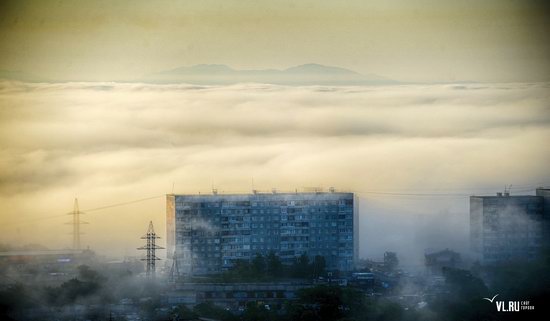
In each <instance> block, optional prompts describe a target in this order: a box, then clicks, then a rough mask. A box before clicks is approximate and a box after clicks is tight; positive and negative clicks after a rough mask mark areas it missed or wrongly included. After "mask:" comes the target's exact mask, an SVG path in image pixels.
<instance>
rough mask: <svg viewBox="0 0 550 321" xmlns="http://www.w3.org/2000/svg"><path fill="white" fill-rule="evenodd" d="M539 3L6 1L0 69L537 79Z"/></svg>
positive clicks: (85, 74)
mask: <svg viewBox="0 0 550 321" xmlns="http://www.w3.org/2000/svg"><path fill="white" fill-rule="evenodd" d="M548 8H549V7H548V5H547V4H545V2H544V1H506V0H504V1H501V0H499V1H473V0H472V1H440V0H423V1H409V0H407V1H387V0H377V1H319V0H315V1H285V0H281V1H227V0H223V1H140V0H136V1H47V0H37V1H2V8H0V12H1V13H0V40H1V41H0V69H7V70H20V71H26V72H31V73H34V74H37V75H40V76H43V77H47V78H51V79H56V80H103V81H109V80H122V79H134V78H136V77H140V76H142V75H144V74H148V73H152V72H157V71H160V70H165V69H171V68H175V67H179V66H188V65H194V64H200V63H219V64H227V65H230V66H232V67H235V68H285V67H289V66H292V65H299V64H304V63H320V64H326V65H336V66H341V67H346V68H349V69H352V70H355V71H358V72H363V73H375V74H380V75H383V76H386V77H389V78H394V79H397V80H404V81H457V80H460V81H500V82H502V81H541V80H548V79H549V75H550V68H549V66H550V63H549V59H550V55H549V52H550V50H549V46H550V41H548V40H549V39H548V38H549V37H548V32H547V31H548V30H550V23H549V19H548V17H549V9H548Z"/></svg>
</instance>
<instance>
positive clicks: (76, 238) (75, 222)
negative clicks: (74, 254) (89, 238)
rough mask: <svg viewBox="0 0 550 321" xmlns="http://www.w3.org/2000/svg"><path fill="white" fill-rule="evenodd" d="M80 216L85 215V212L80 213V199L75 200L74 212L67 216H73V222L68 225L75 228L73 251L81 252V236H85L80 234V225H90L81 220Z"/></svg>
mask: <svg viewBox="0 0 550 321" xmlns="http://www.w3.org/2000/svg"><path fill="white" fill-rule="evenodd" d="M80 214H84V212H81V211H80V209H79V207H78V198H75V199H74V208H73V211H72V212H70V213H67V215H72V216H73V221H72V222H69V223H66V224H70V225H72V226H73V233H72V234H73V250H80V235H82V234H83V233H82V232H80V225H82V224H88V222H84V221H81V220H80Z"/></svg>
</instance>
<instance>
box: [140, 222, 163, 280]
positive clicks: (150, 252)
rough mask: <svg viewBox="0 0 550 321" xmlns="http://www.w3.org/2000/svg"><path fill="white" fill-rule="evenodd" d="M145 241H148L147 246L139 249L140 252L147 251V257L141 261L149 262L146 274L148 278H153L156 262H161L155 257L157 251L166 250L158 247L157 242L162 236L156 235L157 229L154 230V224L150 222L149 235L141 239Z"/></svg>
mask: <svg viewBox="0 0 550 321" xmlns="http://www.w3.org/2000/svg"><path fill="white" fill-rule="evenodd" d="M141 239H143V240H147V244H146V245H145V246H142V247H138V250H147V256H146V258H144V259H141V260H142V261H147V269H146V274H147V276H148V277H152V276H154V275H155V263H156V261H158V260H160V258H158V257H157V256H156V255H155V250H160V249H164V248H163V247H160V246H158V245H156V244H155V243H156V240H157V239H160V236H157V234H156V233H155V229H154V228H153V222H152V221H150V222H149V229H148V230H147V234H145V235H144V236H142V237H141Z"/></svg>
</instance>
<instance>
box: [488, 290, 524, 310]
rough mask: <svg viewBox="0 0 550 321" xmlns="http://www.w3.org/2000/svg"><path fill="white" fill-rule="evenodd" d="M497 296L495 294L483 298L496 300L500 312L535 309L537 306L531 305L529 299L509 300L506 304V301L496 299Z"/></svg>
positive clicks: (491, 300) (490, 300)
mask: <svg viewBox="0 0 550 321" xmlns="http://www.w3.org/2000/svg"><path fill="white" fill-rule="evenodd" d="M497 296H498V294H495V296H493V297H492V298H491V299H489V298H483V300H487V301H489V302H491V303H493V302H494V303H495V306H496V308H497V311H498V312H520V311H524V310H534V309H535V306H533V305H530V304H529V301H507V303H508V304H506V303H505V301H495V298H496V297H497Z"/></svg>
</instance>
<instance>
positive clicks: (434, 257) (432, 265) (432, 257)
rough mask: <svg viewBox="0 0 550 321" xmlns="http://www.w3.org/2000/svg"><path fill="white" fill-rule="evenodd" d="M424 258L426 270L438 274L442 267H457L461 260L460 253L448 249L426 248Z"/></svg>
mask: <svg viewBox="0 0 550 321" xmlns="http://www.w3.org/2000/svg"><path fill="white" fill-rule="evenodd" d="M424 259H425V265H426V268H427V269H428V272H430V273H432V274H440V273H441V270H442V269H443V268H444V267H446V268H457V267H458V266H459V265H460V262H461V260H460V254H459V253H457V252H455V251H452V250H449V249H444V250H441V251H434V250H426V251H425V253H424Z"/></svg>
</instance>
